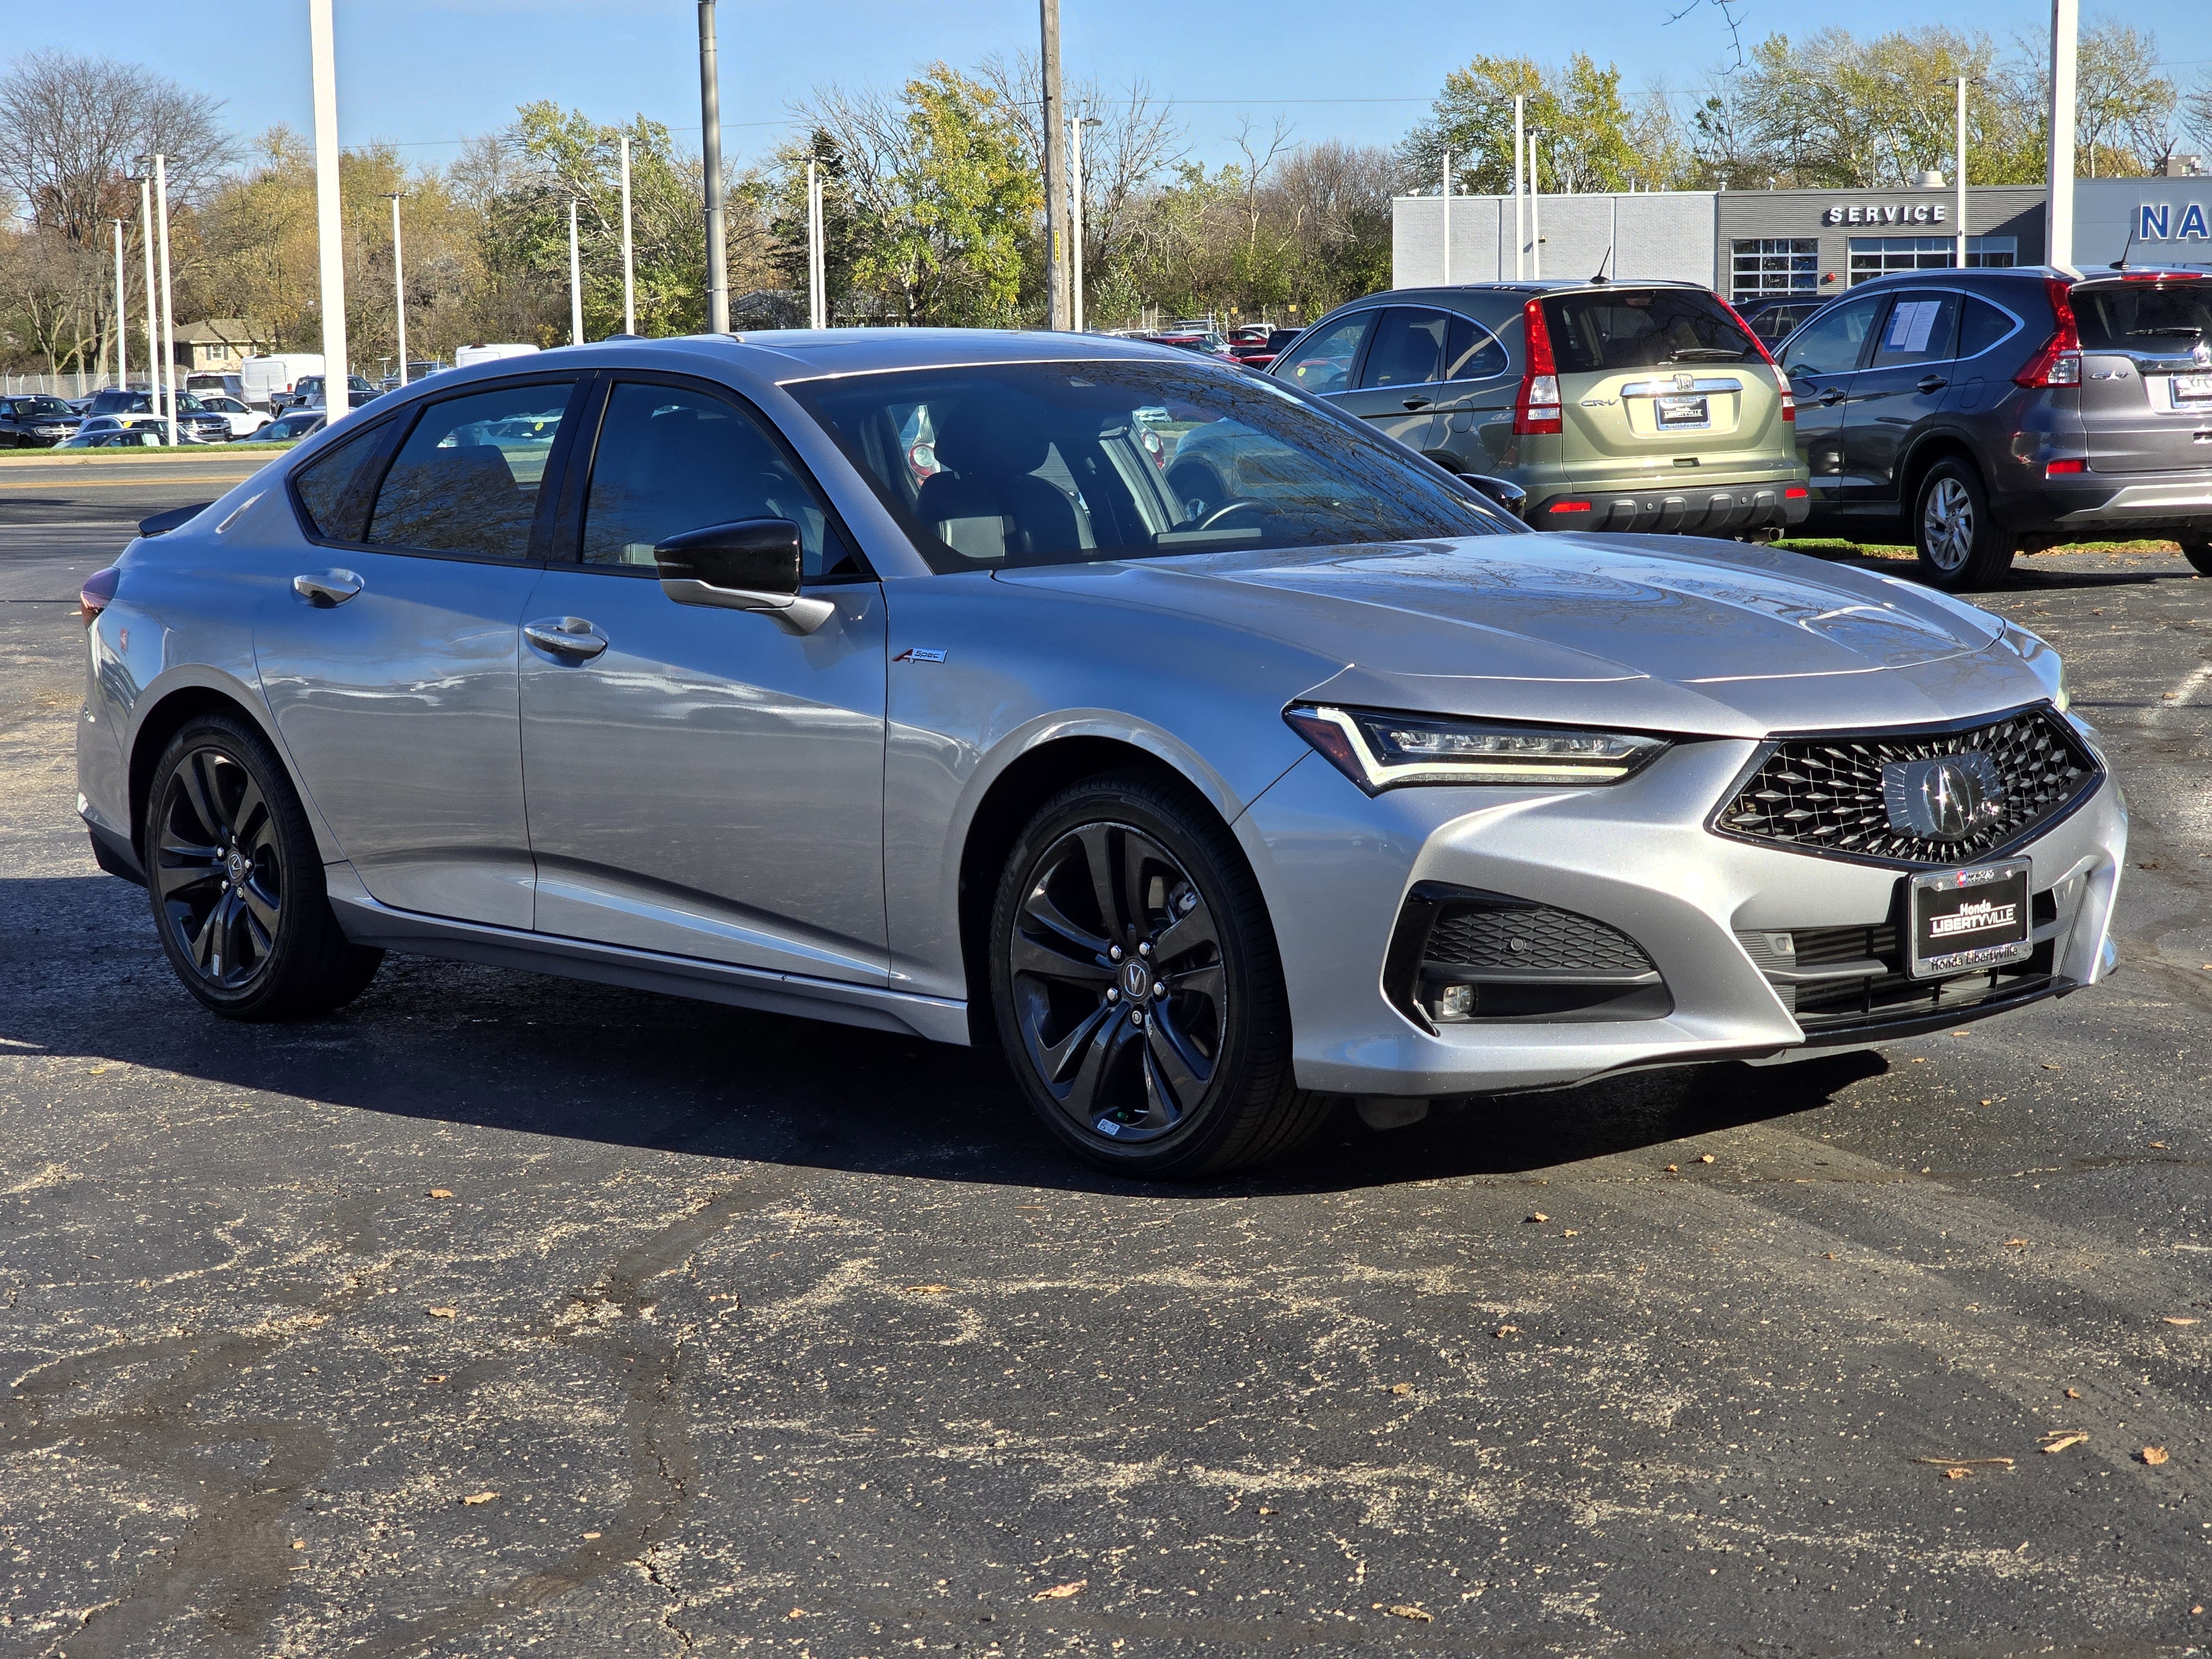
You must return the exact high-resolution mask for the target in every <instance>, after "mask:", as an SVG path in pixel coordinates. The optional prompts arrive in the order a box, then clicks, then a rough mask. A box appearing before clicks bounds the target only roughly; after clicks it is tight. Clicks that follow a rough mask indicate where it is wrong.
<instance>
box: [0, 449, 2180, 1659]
mask: <svg viewBox="0 0 2212 1659" xmlns="http://www.w3.org/2000/svg"><path fill="white" fill-rule="evenodd" d="M188 464H189V465H198V464H199V463H198V460H197V458H183V459H179V461H177V462H175V463H172V464H170V465H171V468H172V470H171V471H170V472H169V473H167V474H163V475H161V477H157V478H155V481H154V482H151V483H122V482H119V480H121V479H122V478H123V477H124V475H123V474H121V473H119V472H115V471H112V469H109V470H106V471H102V472H100V474H99V475H98V476H97V477H94V474H93V473H92V472H90V471H88V470H85V469H76V470H75V471H72V470H70V469H66V468H63V467H58V466H45V467H38V466H27V465H21V464H15V465H0V1228H4V1231H0V1309H4V1310H5V1316H4V1319H0V1348H4V1354H0V1358H3V1359H4V1364H5V1383H6V1403H5V1406H4V1442H5V1453H4V1455H5V1462H4V1464H3V1465H0V1493H4V1498H0V1659H16V1656H24V1659H28V1656H34V1655H35V1656H51V1655H66V1656H69V1659H94V1656H106V1655H125V1654H127V1655H134V1656H137V1655H148V1656H153V1655H159V1656H164V1659H185V1656H201V1655H226V1656H227V1655H261V1654H285V1655H295V1654H297V1655H306V1654H313V1655H344V1656H361V1659H368V1656H388V1659H400V1656H416V1655H422V1656H439V1659H447V1656H452V1659H460V1656H472V1659H473V1656H493V1655H520V1654H523V1653H526V1652H538V1653H545V1654H559V1655H591V1656H600V1655H617V1654H618V1655H653V1656H659V1655H677V1654H684V1653H702V1654H704V1653H734V1652H779V1653H783V1652H788V1653H793V1654H811V1655H816V1656H823V1659H828V1656H832V1655H883V1654H891V1653H896V1652H902V1651H904V1652H910V1651H921V1652H944V1651H950V1650H955V1649H957V1650H963V1651H972V1652H990V1651H994V1650H995V1651H999V1652H1003V1653H1007V1654H1021V1655H1041V1654H1048V1653H1051V1654H1059V1653H1081V1654H1091V1653H1100V1654H1105V1653H1115V1652H1127V1653H1132V1654H1133V1653H1139V1652H1141V1653H1146V1654H1151V1653H1176V1652H1185V1651H1188V1652H1200V1651H1205V1652H1218V1653H1241V1652H1244V1651H1247V1650H1252V1651H1267V1652H1281V1653H1291V1652H1316V1653H1319V1652H1334V1651H1337V1650H1384V1651H1388V1650H1405V1651H1408V1652H1443V1653H1463V1654H1483V1655H1521V1654H1530V1655H1534V1654H1561V1655H1567V1654H1600V1653H1603V1654H1623V1655H1631V1654H1632V1655H1646V1654H1650V1655H1660V1654H1665V1655H1668V1656H1683V1655H1704V1654H1711V1653H1719V1652H1723V1651H1724V1652H1728V1653H1732V1654H1733V1653H1758V1654H1767V1653H1772V1654H1784V1653H1786V1654H1790V1655H1813V1656H1825V1655H1861V1654H1885V1655H1887V1654H1928V1653H1937V1654H1955V1655H1962V1656H1963V1655H1972V1656H1996V1655H2009V1654H2030V1653H2054V1652H2055V1653H2060V1654H2069V1655H2087V1654H2097V1655H2113V1656H2118V1655H2154V1654H2157V1655H2164V1654H2177V1655H2178V1654H2186V1653H2195V1652H2201V1651H2203V1650H2204V1649H2205V1648H2206V1646H2208V1645H2212V1614H2208V1613H2206V1612H2205V1611H2204V1608H2205V1607H2206V1606H2207V1605H2208V1604H2212V1503H2208V1501H2207V1497H2208V1494H2207V1492H2206V1486H2207V1479H2208V1475H2212V1462H2208V1451H2212V1447H2208V1427H2212V1419H2208V1415H2207V1407H2208V1406H2212V1370H2209V1369H2208V1364H2207V1362H2208V1359H2212V1227H2208V1225H2207V1224H2206V1213H2205V1212H2206V1207H2207V1205H2208V1202H2212V1198H2208V1182H2207V1180H2206V1170H2207V1166H2208V1150H2212V1078H2209V1077H2208V1073H2212V1064H2208V1062H2209V1061H2212V1028H2208V1024H2207V1013H2208V1010H2212V792H2208V788H2207V777H2208V773H2207V770H2206V761H2207V749H2208V742H2207V720H2208V714H2207V710H2208V708H2212V621H2209V620H2208V616H2207V613H2208V612H2212V582H2207V581H2204V580H2199V579H2197V578H2195V577H2194V576H2193V575H2192V574H2191V571H2190V569H2189V568H2188V566H2187V565H2186V564H2185V563H2184V562H2182V561H2181V560H2180V559H2179V558H2178V557H2175V556H2170V555H2154V554H2153V555H2144V554H2124V555H2118V556H2108V555H2105V554H2102V553H2095V554H2074V555H2063V556H2045V557H2039V558H2036V559H2033V560H2027V561H2023V562H2021V567H2020V570H2019V572H2018V573H2017V574H2018V580H2017V585H2016V586H2014V587H2013V588H2011V589H2010V590H2008V591H2007V592H2003V593H2002V594H1998V595H1995V596H1990V597H1989V598H1988V599H1987V600H1986V602H1987V603H1989V604H1990V605H1992V606H1993V607H1994V608H1996V609H1998V610H2001V611H2003V612H2004V613H2005V614H2007V615H2008V616H2012V617H2016V618H2017V619H2019V620H2020V621H2021V622H2023V623H2026V624H2027V625H2029V626H2031V627H2033V628H2034V629H2038V630H2039V631H2040V632H2043V633H2044V634H2045V635H2047V636H2048V637H2049V638H2051V640H2052V641H2053V642H2054V643H2056V644H2057V645H2058V646H2059V647H2061V648H2062V650H2063V651H2064V652H2065V653H2066V655H2067V659H2068V661H2069V669H2070V672H2071V676H2072V684H2073V686H2074V688H2075V697H2076V699H2077V702H2078V703H2079V705H2080V706H2081V707H2082V708H2084V709H2085V710H2086V711H2087V714H2088V715H2089V717H2090V718H2091V719H2092V720H2093V721H2095V722H2096V723H2097V724H2098V725H2099V726H2100V727H2102V728H2103V730H2104V732H2105V733H2106V738H2107V739H2108V742H2109V745H2110V749H2111V752H2112V756H2113V758H2114V761H2115V763H2116V766H2117V768H2118V771H2119V773H2120V775H2121V777H2122V779H2123V781H2124V785H2125V787H2126V789H2127V792H2128V798H2129V800H2130V805H2131V807H2132V810H2133V811H2134V813H2135V828H2134V842H2133V846H2132V849H2131V852H2130V866H2131V867H2130V870H2129V872H2128V875H2127V879H2126V882H2125V884H2124V888H2123V893H2122V899H2121V911H2120V921H2119V927H2118V933H2119V941H2120V945H2121V949H2122V951H2123V966H2122V967H2121V969H2120V970H2119V971H2118V974H2117V975H2116V976H2115V977H2114V978H2113V979H2112V981H2110V982H2109V983H2107V984H2106V985H2105V986H2102V987H2097V988H2094V989H2093V990H2090V991H2087V992H2084V993H2081V994H2077V995H2075V996H2074V997H2072V998H2070V999H2068V1000H2065V1001H2063V1002H2060V1003H2056V1004H2046V1005H2044V1006H2039V1007H2038V1008H2035V1009H2033V1010H2031V1011H2028V1012H2026V1013H2024V1014H2021V1015H2015V1016H2013V1017H2010V1018H2003V1019H1999V1020H1996V1021H1991V1022H1989V1023H1986V1024H1978V1025H1975V1026H1973V1027H1971V1028H1968V1029H1966V1030H1961V1031H1959V1032H1955V1033H1949V1034H1944V1035H1939V1036H1930V1037H1927V1038H1924V1039H1921V1040H1917V1041H1914V1042H1907V1043H1904V1044H1900V1045H1899V1046H1897V1047H1895V1048H1890V1049H1888V1050H1887V1051H1884V1052H1883V1053H1881V1054H1858V1055H1848V1056H1843V1057H1840V1058H1836V1059H1832V1060H1825V1061H1820V1062H1817V1063H1814V1064H1810V1065H1804V1066H1788V1067H1778V1068H1749V1067H1742V1066H1723V1067H1716V1068H1710V1069H1706V1070H1702V1071H1697V1072H1686V1073H1654V1074H1646V1075H1642V1076H1638V1077H1634V1078H1630V1079H1617V1080H1613V1081H1609V1082H1605V1083H1601V1084H1598V1085H1591V1086H1588V1087H1584V1088H1582V1089H1577V1090H1574V1091H1565V1092H1561V1093H1554V1094H1547V1095H1539V1096H1534V1097H1522V1098H1519V1099H1509V1100H1499V1101H1496V1102H1494V1103H1486V1104H1482V1105H1480V1106H1477V1107H1474V1108H1471V1109H1468V1110H1466V1111H1463V1112H1461V1113H1457V1114H1455V1115H1452V1116H1450V1117H1448V1118H1440V1119H1432V1120H1431V1121H1428V1122H1426V1123H1424V1124H1421V1125H1419V1126H1418V1127H1413V1128H1409V1129H1404V1130H1400V1131H1395V1132H1393V1133H1384V1134H1378V1133H1370V1132H1368V1131H1366V1130H1364V1129H1363V1128H1361V1127H1358V1124H1357V1123H1356V1121H1352V1120H1350V1119H1348V1118H1347V1119H1346V1121H1344V1122H1342V1123H1341V1124H1340V1125H1338V1126H1336V1127H1334V1129H1333V1131H1332V1132H1331V1133H1329V1134H1328V1135H1327V1136H1325V1137H1324V1138H1323V1141H1322V1144H1321V1145H1320V1146H1317V1147H1316V1149H1314V1150H1313V1151H1312V1152H1310V1153H1309V1154H1307V1155H1305V1156H1304V1157H1303V1158H1301V1159H1300V1160H1299V1161H1298V1162H1297V1163H1295V1164H1290V1165H1286V1166H1282V1167H1279V1168H1275V1169H1272V1170H1266V1171H1263V1172H1261V1173H1259V1174H1257V1175H1255V1176H1249V1177H1245V1178H1240V1179H1238V1180H1237V1181H1235V1182H1231V1183H1227V1184H1224V1185H1221V1186H1217V1187H1213V1188H1191V1189H1175V1190H1160V1189H1146V1188H1136V1187H1131V1186H1126V1185H1121V1184H1117V1183H1115V1182H1109V1181H1107V1180H1104V1179H1103V1178H1100V1177H1097V1176H1092V1175H1091V1174H1089V1173H1087V1172H1085V1171H1084V1170H1080V1169H1079V1168H1076V1167H1074V1166H1072V1165H1070V1164H1066V1163H1065V1162H1063V1161H1062V1160H1061V1159H1060V1158H1059V1157H1057V1156H1056V1155H1055V1154H1054V1152H1053V1150H1052V1149H1051V1147H1050V1146H1048V1144H1047V1142H1046V1140H1045V1139H1044V1136H1043V1133H1042V1131H1041V1130H1040V1129H1037V1128H1036V1127H1032V1125H1031V1124H1030V1121H1028V1119H1027V1118H1026V1116H1025V1115H1024V1109H1023V1108H1022V1107H1021V1105H1020V1103H1018V1100H1017V1098H1016V1097H1015V1095H1014V1093H1013V1091H1012V1088H1011V1087H1010V1086H1009V1085H1007V1084H1006V1083H1005V1082H1003V1081H1002V1080H1001V1079H1000V1076H999V1075H998V1074H997V1073H996V1072H995V1071H994V1069H993V1066H992V1065H991V1064H990V1062H989V1061H988V1060H987V1059H986V1058H984V1057H981V1056H979V1055H975V1054H969V1053H965V1052H963V1051H957V1050H952V1049H945V1048H929V1047H927V1046H925V1045H922V1044H921V1043H918V1042H909V1041H904V1040H902V1039H898V1038H895V1037H890V1036H880V1035H877V1034H874V1033H869V1032H860V1031H852V1030H842V1029H839V1028H834V1027H829V1026H825V1025H818V1024H809V1023H805V1022H800V1021H795V1020H789V1019H779V1018H767V1017H762V1016H754V1015H750V1014H747V1013H744V1012H738V1011H733V1010H729V1009H724V1008H719V1007H713V1006H706V1005H702V1004H691V1003H684V1002H678V1001H674V1000H667V999H663V998H658V997H654V996H650V995H646V994H637V993H632V992H628V991H623V990H617V989H610V988H607V987H596V986H586V985H580V984H574V983H568V982H565V981H558V980H553V979H546V978H539V977H536V976H533V975H526V974H520V973H513V972H506V971H501V970H495V969H484V968H477V967H470V966H462V965H456V964H452V963H433V962H428V961H422V960H418V959H403V958H393V959H392V960H391V961H390V962H388V963H387V964H386V969H385V970H384V973H383V975H381V976H380V979H379V980H378V981H377V982H376V984H375V985H374V987H371V989H370V991H369V992H368V994H367V995H365V996H364V997H362V999H361V1000H360V1001H358V1002H357V1003H356V1004H355V1005H354V1006H352V1007H350V1008H349V1009H348V1010H346V1011H345V1012H343V1014H342V1015H341V1016H339V1017H337V1018H331V1019H327V1020H324V1021H321V1022H318V1023H315V1024H305V1025H299V1026H292V1027H285V1028H242V1027H235V1026H228V1025H224V1024H220V1023H218V1022H216V1021H215V1020H213V1019H211V1018H208V1017H206V1016H205V1015H204V1014H203V1013H201V1012H200V1011H199V1010H198V1008H197V1005H195V1004H193V1003H192V1002H191V1001H190V1000H189V999H188V998H187V997H186V995H185V993H184V992H183V991H182V990H181V988H179V987H177V986H176V985H175V984H174V983H173V981H172V979H171V977H170V975H169V973H168V971H167V968H166V966H165V965H164V963H162V961H161V956H160V954H159V951H158V949H157V947H156V945H155V942H154V938H153V933H152V929H151V925H150V922H149V917H148V915H147V913H146V905H145V900H144V896H143V894H142V893H141V892H140V890H138V889H137V888H135V887H132V886H130V885H128V884H125V883H123V882H120V881H118V880H115V879H113V878H108V877H105V876H102V875H100V873H99V872H97V870H96V869H95V867H94V864H93V862H92V860H91V857H90V855H89V854H88V850H87V848H86V843H85V839H84V836H83V833H82V829H81V828H80V827H79V825H78V823H77V822H76V817H75V816H74V812H73V810H72V804H73V799H74V790H75V783H74V770H73V762H72V759H71V754H70V744H71V737H72V726H73V721H74V718H75V714H76V708H77V704H78V697H79V679H80V676H81V672H82V669H81V659H80V653H81V651H82V635H81V630H80V628H79V626H78V624H77V623H76V620H75V617H74V615H73V611H72V606H71V603H70V601H71V600H72V599H73V596H74V594H75V592H76V585H77V582H78V580H80V579H81V578H82V575H83V574H87V573H88V572H89V571H90V570H92V569H94V568H98V567H99V566H100V565H101V564H103V563H105V562H107V561H108V560H109V558H111V557H112V555H113V553H114V552H115V550H118V548H119V547H120V546H121V545H122V544H123V542H124V540H125V538H126V536H127V534H128V530H127V520H129V519H131V518H135V517H137V516H138V515H140V514H142V513H147V512H150V511H153V510H155V509H156V508H157V507H162V506H167V505H171V504H174V503H176V502H179V501H190V500H196V499H201V498H203V496H204V495H213V494H216V493H218V490H219V489H220V487H221V485H220V484H219V483H218V484H216V486H215V487H213V488H206V489H202V488H201V486H200V484H199V483H198V482H197V476H198V475H197V474H193V473H190V472H188V471H185V467H186V465H188ZM148 476H151V474H150V472H149V475H148ZM2074 1435H2086V1439H2075V1438H2073V1436H2074ZM2147 1449H2148V1450H2147Z"/></svg>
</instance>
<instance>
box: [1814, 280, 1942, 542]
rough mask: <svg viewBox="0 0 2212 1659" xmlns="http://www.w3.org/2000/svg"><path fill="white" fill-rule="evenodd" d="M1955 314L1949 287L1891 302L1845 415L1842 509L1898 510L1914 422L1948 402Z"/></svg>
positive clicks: (1902, 294) (1905, 293)
mask: <svg viewBox="0 0 2212 1659" xmlns="http://www.w3.org/2000/svg"><path fill="white" fill-rule="evenodd" d="M1959 309H1960V296H1959V295H1958V294H1957V293H1956V292H1955V291H1954V290H1952V289H1932V288H1908V289H1901V290H1899V292H1898V293H1896V294H1895V295H1893V296H1892V297H1891V299H1890V302H1889V309H1888V310H1887V311H1886V312H1884V313H1882V316H1881V322H1880V324H1879V325H1878V327H1877V329H1876V331H1875V343H1874V351H1873V353H1872V355H1871V356H1869V358H1868V359H1867V364H1866V367H1865V368H1862V369H1861V370H1859V373H1858V379H1857V382H1856V383H1855V384H1854V385H1853V386H1852V387H1851V396H1850V412H1849V413H1848V414H1847V415H1846V416H1844V489H1843V497H1844V506H1845V507H1863V508H1866V509H1867V510H1869V512H1874V513H1885V512H1887V511H1889V510H1891V509H1892V508H1896V509H1898V510H1899V511H1901V510H1902V504H1901V502H1900V501H1899V495H1898V464H1899V461H1900V460H1902V459H1904V456H1905V451H1906V450H1907V449H1909V448H1910V447H1911V441H1912V438H1913V436H1914V435H1915V434H1916V433H1917V431H1918V430H1919V428H1920V425H1921V422H1923V421H1926V420H1927V419H1929V417H1930V416H1935V415H1937V414H1940V413H1941V412H1942V410H1944V409H1945V408H1946V407H1947V406H1948V404H1949V403H1950V402H1951V399H1952V396H1953V393H1952V386H1951V381H1952V372H1953V369H1954V362H1955V359H1956V358H1957V356H1958V340H1959Z"/></svg>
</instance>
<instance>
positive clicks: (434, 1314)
mask: <svg viewBox="0 0 2212 1659" xmlns="http://www.w3.org/2000/svg"><path fill="white" fill-rule="evenodd" d="M423 1311H424V1312H425V1313H427V1314H428V1315H429V1316H430V1317H431V1318H433V1319H458V1318H459V1317H460V1316H461V1310H459V1308H426V1309H424V1310H423Z"/></svg>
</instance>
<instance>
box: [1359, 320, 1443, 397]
mask: <svg viewBox="0 0 2212 1659" xmlns="http://www.w3.org/2000/svg"><path fill="white" fill-rule="evenodd" d="M1445 327H1446V325H1445V321H1444V314H1443V312H1441V311H1415V310H1413V309H1412V308H1411V307H1406V306H1393V307H1390V309H1389V310H1388V311H1386V312H1384V313H1383V320H1382V321H1381V322H1380V323H1378V324H1376V327H1375V343H1374V344H1373V345H1371V346H1370V347H1369V348H1368V349H1367V362H1366V363H1365V364H1364V366H1363V367H1362V368H1361V369H1360V371H1359V384H1360V385H1362V386H1427V385H1430V384H1431V382H1433V381H1437V380H1443V378H1444V374H1443V368H1444V333H1445Z"/></svg>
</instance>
